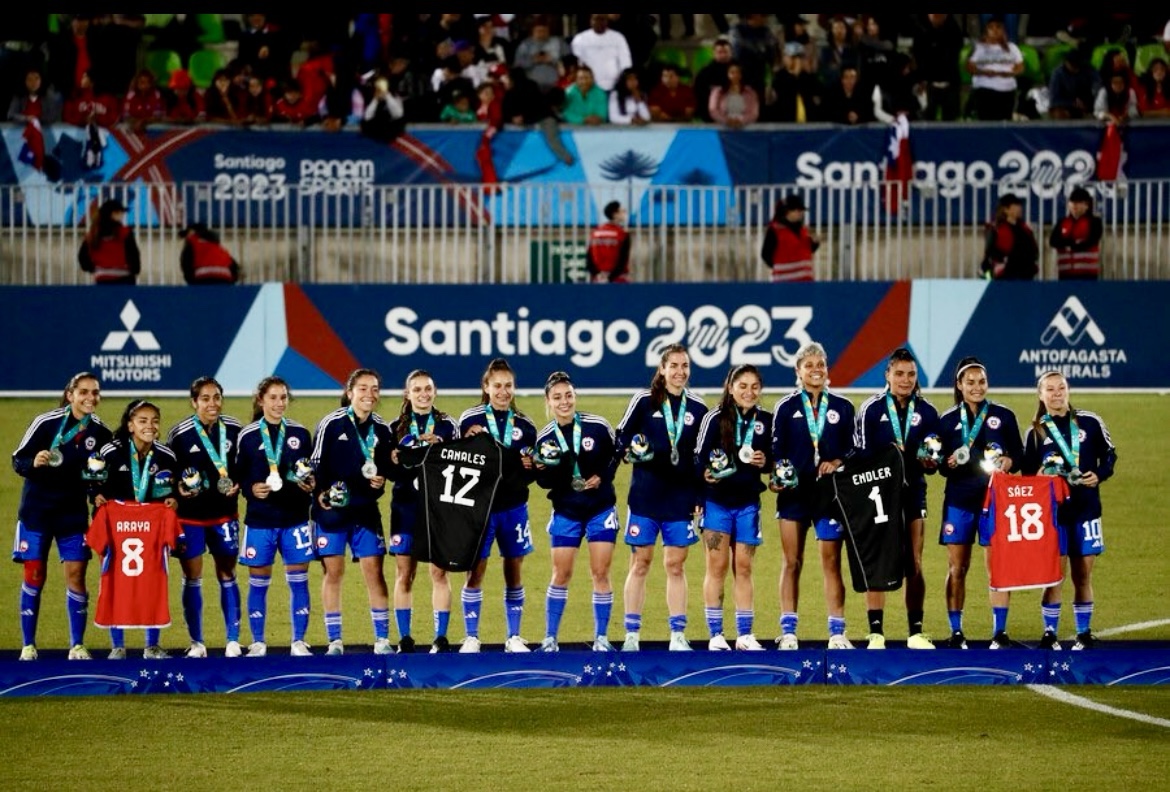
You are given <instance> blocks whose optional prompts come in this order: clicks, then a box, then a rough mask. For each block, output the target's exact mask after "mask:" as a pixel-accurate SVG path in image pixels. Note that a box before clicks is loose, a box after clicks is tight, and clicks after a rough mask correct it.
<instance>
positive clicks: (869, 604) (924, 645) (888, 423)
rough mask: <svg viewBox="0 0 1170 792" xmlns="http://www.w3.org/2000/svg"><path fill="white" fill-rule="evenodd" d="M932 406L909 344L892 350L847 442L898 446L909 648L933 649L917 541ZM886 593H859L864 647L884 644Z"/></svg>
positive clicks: (930, 469)
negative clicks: (925, 625)
mask: <svg viewBox="0 0 1170 792" xmlns="http://www.w3.org/2000/svg"><path fill="white" fill-rule="evenodd" d="M938 427H939V423H938V410H936V409H935V408H934V405H933V404H931V403H930V402H928V401H927V400H926V399H925V398H923V396H922V389H921V388H920V387H919V385H918V364H917V363H916V362H915V361H914V355H913V353H911V352H910V350H909V349H906V348H905V347H901V348H899V349H895V350H894V352H893V354H891V355H890V357H889V359H888V360H887V361H886V389H885V390H883V391H882V392H880V393H878V394H876V395H874V396H871V397H870V398H869V399H867V400H866V401H865V403H864V404H862V405H861V409H860V410H858V411H857V426H856V430H855V432H854V437H853V443H854V446H855V448H856V451H857V453H858V454H862V455H864V454H867V453H870V452H872V451H876V450H878V449H881V448H888V447H889V444H890V443H894V444H895V445H897V446H898V448H899V449H900V450H901V451H902V457H903V460H904V462H905V464H904V466H903V469H904V470H905V472H906V485H907V487H906V492H905V494H904V495H903V501H902V503H903V504H904V508H903V512H904V516H903V520H904V522H905V526H906V531H907V535H906V537H905V538H906V541H905V547H906V550H907V557H906V560H905V571H906V575H905V579H906V619H907V621H908V623H909V633H908V635H909V638H908V639H907V641H906V646H907V648H909V649H933V648H934V643H933V642H932V641H931V640H930V638H928V637H927V636H926V634H925V633H923V632H922V620H923V607H924V605H925V602H926V581H925V579H924V578H923V576H922V546H923V543H924V538H923V537H924V534H925V530H926V529H925V525H926V476H927V475H928V474H932V473H934V472H935V471H936V470H937V469H938V462H937V461H936V459H935V458H934V457H933V456H929V455H925V454H920V453H919V451H920V450H921V449H922V448H923V442H924V441H925V440H926V439H927V438H928V437H929V438H931V440H932V441H933V442H938V431H939V429H938ZM885 603H886V593H885V592H884V591H870V592H867V593H866V595H865V607H866V610H867V611H868V613H867V615H868V619H869V638H868V641H869V648H870V649H884V648H885V647H886V637H885V627H884V615H885Z"/></svg>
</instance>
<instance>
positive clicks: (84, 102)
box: [62, 72, 122, 129]
mask: <svg viewBox="0 0 1170 792" xmlns="http://www.w3.org/2000/svg"><path fill="white" fill-rule="evenodd" d="M121 112H122V108H121V107H120V106H119V104H118V99H117V97H114V96H111V95H109V94H99V93H97V91H95V90H94V87H93V79H92V78H91V77H90V76H89V72H83V73H82V75H81V84H80V85H79V86H78V88H77V90H76V91H75V92H74V93H73V94H72V95H71V96H70V97H69V99H68V100H67V101H66V102H65V109H64V111H63V114H62V115H63V118H64V120H65V123H66V124H73V126H79V127H83V126H88V125H89V124H90V123H94V124H97V125H98V126H100V127H106V128H107V129H108V128H110V127H112V126H113V125H114V124H116V123H118V118H119V115H120V113H121Z"/></svg>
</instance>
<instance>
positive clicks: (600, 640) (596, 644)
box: [593, 635, 617, 652]
mask: <svg viewBox="0 0 1170 792" xmlns="http://www.w3.org/2000/svg"><path fill="white" fill-rule="evenodd" d="M593 651H595V652H616V651H617V650H616V649H614V648H613V644H611V643H610V642H609V639H608V638H606V637H605V636H604V635H599V636H597V637H596V638H594V639H593Z"/></svg>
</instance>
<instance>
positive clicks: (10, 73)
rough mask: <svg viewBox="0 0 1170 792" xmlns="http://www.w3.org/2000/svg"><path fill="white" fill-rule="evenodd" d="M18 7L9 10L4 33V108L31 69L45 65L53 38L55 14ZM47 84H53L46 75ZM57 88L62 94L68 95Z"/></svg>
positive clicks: (0, 48)
mask: <svg viewBox="0 0 1170 792" xmlns="http://www.w3.org/2000/svg"><path fill="white" fill-rule="evenodd" d="M14 6H15V7H12V8H8V9H6V10H5V12H4V31H3V33H0V107H7V106H8V105H9V103H10V102H11V101H12V97H13V95H14V94H15V93H18V88H19V86H20V85H21V83H22V81H23V80H24V77H25V75H26V74H27V73H28V70H29V69H30V68H36V67H43V66H44V59H45V55H44V47H45V44H46V42H47V41H48V38H49V26H48V19H49V17H50V16H52V15H48V16H47V15H45V14H44V13H42V12H40V11H39V9H36V8H33V7H31V6H25V5H23V4H20V3H17V4H14ZM42 75H44V71H43V69H42ZM45 83H46V84H51V80H49V79H48V78H47V77H46V78H45ZM54 87H55V89H56V91H57V95H58V96H61V95H64V94H65V92H64V91H62V90H60V88H58V87H56V86H54Z"/></svg>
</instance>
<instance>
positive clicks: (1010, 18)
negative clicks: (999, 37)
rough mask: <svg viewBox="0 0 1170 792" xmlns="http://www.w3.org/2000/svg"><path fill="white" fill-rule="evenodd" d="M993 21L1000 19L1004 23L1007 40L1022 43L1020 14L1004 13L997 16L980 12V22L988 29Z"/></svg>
mask: <svg viewBox="0 0 1170 792" xmlns="http://www.w3.org/2000/svg"><path fill="white" fill-rule="evenodd" d="M992 21H998V22H999V23H1000V24H1002V25H1003V31H1004V35H1005V36H1006V37H1007V40H1008V41H1010V42H1012V43H1013V44H1019V43H1020V15H1019V14H1003V15H1002V16H996V15H995V14H980V15H979V24H980V25H981V26H983V28H984V29H985V30H986V29H987V26H988V25H989V24H990V23H991V22H992Z"/></svg>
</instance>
